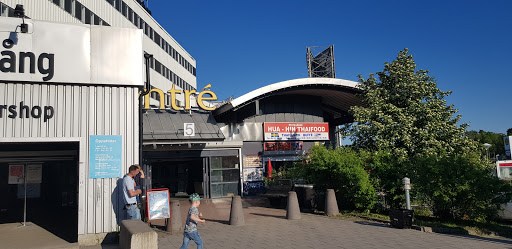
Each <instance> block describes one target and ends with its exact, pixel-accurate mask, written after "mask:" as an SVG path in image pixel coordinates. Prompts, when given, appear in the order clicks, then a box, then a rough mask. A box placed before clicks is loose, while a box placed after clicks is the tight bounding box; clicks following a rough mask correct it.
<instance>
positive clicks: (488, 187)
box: [411, 155, 512, 221]
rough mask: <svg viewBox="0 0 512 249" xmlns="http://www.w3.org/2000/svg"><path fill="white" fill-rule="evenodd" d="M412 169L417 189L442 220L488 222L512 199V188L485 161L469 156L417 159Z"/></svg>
mask: <svg viewBox="0 0 512 249" xmlns="http://www.w3.org/2000/svg"><path fill="white" fill-rule="evenodd" d="M411 168H413V169H414V171H415V172H416V174H415V175H414V176H413V177H412V179H411V180H412V183H413V191H414V192H417V193H418V198H419V199H421V200H422V201H424V202H425V203H428V204H429V205H430V207H431V209H432V212H433V214H434V215H435V216H438V217H440V218H442V219H459V220H460V219H471V220H475V221H484V220H490V219H494V218H497V215H498V211H499V210H500V209H501V206H502V205H503V204H505V203H507V202H508V201H510V199H511V198H512V187H511V186H510V185H509V184H508V183H505V182H503V181H501V180H499V179H498V178H496V177H495V176H494V175H493V174H492V168H489V166H487V165H486V164H485V163H484V162H482V161H480V160H478V159H473V160H472V159H471V158H469V157H468V156H459V155H454V156H444V157H428V158H417V159H415V160H413V164H412V165H411Z"/></svg>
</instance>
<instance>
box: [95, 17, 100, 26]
mask: <svg viewBox="0 0 512 249" xmlns="http://www.w3.org/2000/svg"><path fill="white" fill-rule="evenodd" d="M100 22H101V19H100V17H99V16H97V15H94V25H100Z"/></svg>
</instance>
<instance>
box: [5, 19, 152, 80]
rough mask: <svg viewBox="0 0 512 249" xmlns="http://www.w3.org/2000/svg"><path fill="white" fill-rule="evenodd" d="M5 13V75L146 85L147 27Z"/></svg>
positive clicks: (31, 78) (12, 78)
mask: <svg viewBox="0 0 512 249" xmlns="http://www.w3.org/2000/svg"><path fill="white" fill-rule="evenodd" d="M23 22H24V23H25V24H26V25H27V32H25V33H22V32H20V28H19V27H20V24H21V23H22V19H21V18H11V17H0V43H1V45H0V49H1V50H2V51H1V56H0V60H1V61H0V78H1V79H2V80H5V81H28V82H45V83H54V82H57V83H68V84H74V83H78V84H100V85H122V86H143V85H144V78H143V68H144V61H143V54H142V40H143V38H142V36H143V34H142V31H141V30H138V29H131V28H130V29H128V28H114V27H102V26H98V25H80V24H67V23H66V24H65V23H56V22H46V21H38V20H34V19H24V20H23Z"/></svg>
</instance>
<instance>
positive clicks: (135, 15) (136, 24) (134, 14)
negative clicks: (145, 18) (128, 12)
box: [133, 12, 140, 28]
mask: <svg viewBox="0 0 512 249" xmlns="http://www.w3.org/2000/svg"><path fill="white" fill-rule="evenodd" d="M139 22H140V19H139V15H137V13H135V12H133V24H134V25H135V27H137V28H138V27H139Z"/></svg>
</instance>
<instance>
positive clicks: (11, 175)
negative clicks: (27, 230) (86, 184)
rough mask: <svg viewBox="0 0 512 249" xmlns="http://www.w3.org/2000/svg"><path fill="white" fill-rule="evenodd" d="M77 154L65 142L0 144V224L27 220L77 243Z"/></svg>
mask: <svg viewBox="0 0 512 249" xmlns="http://www.w3.org/2000/svg"><path fill="white" fill-rule="evenodd" d="M78 150H79V144H78V143H68V142H59V143H0V192H1V193H4V194H5V195H4V198H5V199H4V201H1V202H0V224H6V223H23V222H24V221H25V220H26V221H27V222H32V223H34V224H36V225H38V226H40V227H42V228H44V229H45V230H47V231H49V232H51V233H53V234H55V235H57V236H58V237H60V238H62V239H64V240H66V241H68V242H76V241H78ZM24 179H26V180H27V183H26V186H27V187H26V191H25V182H24ZM25 197H26V198H25ZM25 200H26V209H25ZM25 210H26V211H25Z"/></svg>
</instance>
